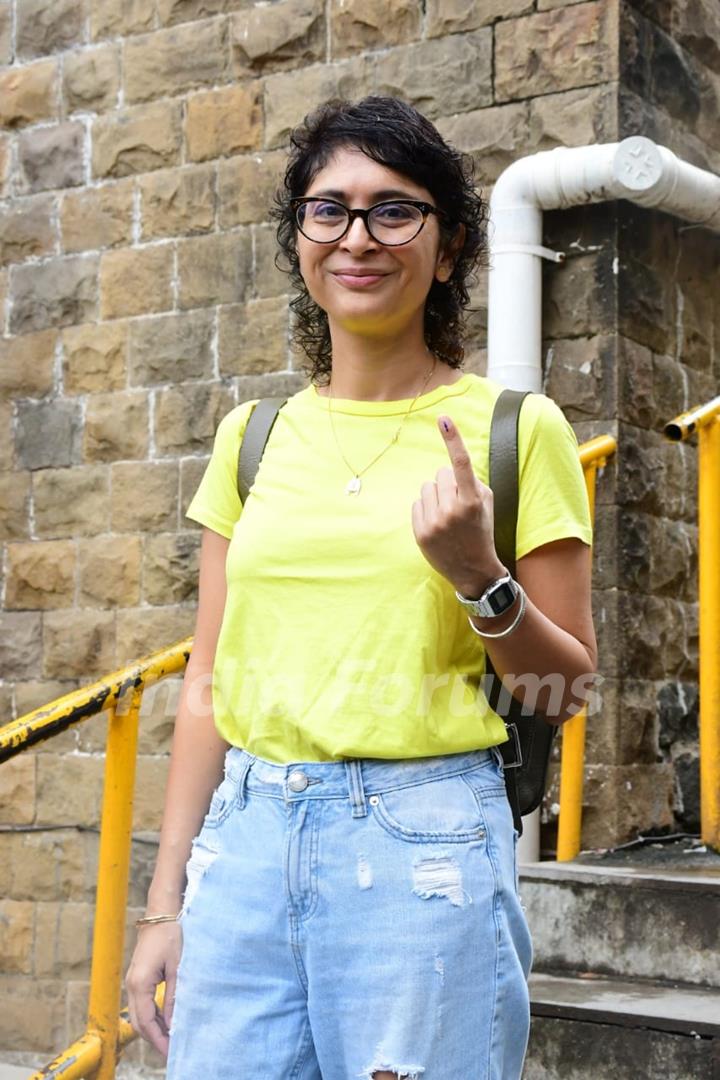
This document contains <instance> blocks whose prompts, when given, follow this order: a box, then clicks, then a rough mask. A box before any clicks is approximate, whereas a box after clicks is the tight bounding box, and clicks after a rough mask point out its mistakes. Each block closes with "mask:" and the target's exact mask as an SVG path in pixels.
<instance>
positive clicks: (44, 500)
mask: <svg viewBox="0 0 720 1080" xmlns="http://www.w3.org/2000/svg"><path fill="white" fill-rule="evenodd" d="M33 496H34V502H35V528H36V533H37V535H38V536H39V537H41V538H48V539H50V538H53V537H58V538H60V537H65V536H97V534H98V533H103V532H107V530H108V525H109V520H108V519H109V513H110V492H109V474H108V470H107V468H106V467H104V466H102V465H82V466H79V467H78V468H71V469H42V470H41V471H39V472H36V473H34V474H33Z"/></svg>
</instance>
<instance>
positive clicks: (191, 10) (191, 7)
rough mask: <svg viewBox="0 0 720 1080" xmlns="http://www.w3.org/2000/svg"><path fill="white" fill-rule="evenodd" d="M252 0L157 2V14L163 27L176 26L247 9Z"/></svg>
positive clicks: (172, 0)
mask: <svg viewBox="0 0 720 1080" xmlns="http://www.w3.org/2000/svg"><path fill="white" fill-rule="evenodd" d="M251 2H252V0H235V2H230V3H228V0H157V5H156V6H157V13H158V19H159V21H160V25H161V26H175V25H176V24H177V23H182V22H191V21H193V20H195V19H204V18H207V16H208V15H217V14H219V13H220V12H222V11H227V10H231V9H232V8H234V7H238V6H240V7H245V6H247V5H248V4H249V3H251Z"/></svg>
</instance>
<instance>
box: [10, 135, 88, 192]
mask: <svg viewBox="0 0 720 1080" xmlns="http://www.w3.org/2000/svg"><path fill="white" fill-rule="evenodd" d="M84 141H85V128H84V127H83V125H82V124H81V123H79V122H78V121H77V120H69V121H67V122H66V123H64V124H56V125H55V126H54V127H41V128H32V129H30V130H29V131H23V132H22V133H21V134H20V135H19V136H18V147H17V155H18V165H19V172H18V180H17V188H18V191H19V193H20V194H25V193H27V192H31V191H47V190H48V189H49V188H67V187H76V186H77V185H78V184H82V183H83V180H84V178H85V166H84V164H83V144H84Z"/></svg>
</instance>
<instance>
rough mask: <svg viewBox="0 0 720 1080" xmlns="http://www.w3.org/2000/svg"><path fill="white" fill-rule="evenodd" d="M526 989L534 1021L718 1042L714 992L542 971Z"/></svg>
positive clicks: (719, 999) (719, 1019)
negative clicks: (579, 1023)
mask: <svg viewBox="0 0 720 1080" xmlns="http://www.w3.org/2000/svg"><path fill="white" fill-rule="evenodd" d="M529 985H530V1009H531V1012H532V1014H533V1016H553V1017H558V1018H561V1019H566V1020H588V1021H592V1022H595V1023H603V1024H621V1025H622V1026H624V1027H646V1028H653V1029H654V1030H656V1031H670V1032H676V1033H678V1034H680V1035H692V1036H706V1037H708V1038H718V1037H720V991H718V990H703V989H699V988H697V987H687V986H679V985H677V984H673V985H658V984H653V983H640V982H634V981H632V980H629V979H603V978H597V977H594V976H593V977H592V978H590V977H586V976H579V977H575V978H571V977H569V976H566V975H547V974H544V973H543V972H532V973H531V975H530V980H529Z"/></svg>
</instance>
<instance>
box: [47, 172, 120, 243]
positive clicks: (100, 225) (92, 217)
mask: <svg viewBox="0 0 720 1080" xmlns="http://www.w3.org/2000/svg"><path fill="white" fill-rule="evenodd" d="M60 229H61V234H62V246H63V249H64V250H65V251H67V252H75V251H93V250H97V249H98V248H112V247H117V246H118V244H129V243H131V242H132V232H133V191H132V183H131V182H130V181H125V182H120V183H117V184H105V185H103V186H102V187H96V188H86V189H85V190H84V191H68V192H66V194H65V195H64V196H63V200H62V205H61V209H60Z"/></svg>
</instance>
